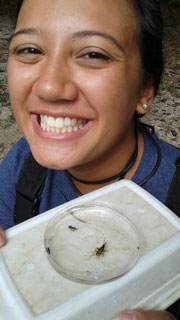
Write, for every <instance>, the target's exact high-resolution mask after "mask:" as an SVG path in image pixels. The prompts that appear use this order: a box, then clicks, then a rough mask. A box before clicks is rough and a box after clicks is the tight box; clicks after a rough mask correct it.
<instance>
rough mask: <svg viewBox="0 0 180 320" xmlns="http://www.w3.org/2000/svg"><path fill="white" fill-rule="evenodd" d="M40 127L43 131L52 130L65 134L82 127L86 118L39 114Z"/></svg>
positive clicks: (86, 121) (85, 122)
mask: <svg viewBox="0 0 180 320" xmlns="http://www.w3.org/2000/svg"><path fill="white" fill-rule="evenodd" d="M39 121H40V123H39V124H40V127H41V128H42V129H43V131H46V132H52V133H61V134H67V133H72V132H75V131H78V130H80V129H82V128H83V127H84V126H85V125H86V124H87V123H88V120H85V119H78V118H72V119H71V118H70V117H65V118H63V117H56V118H54V117H52V116H48V115H42V114H41V115H40V119H39Z"/></svg>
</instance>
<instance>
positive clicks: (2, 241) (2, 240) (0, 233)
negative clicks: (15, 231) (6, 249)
mask: <svg viewBox="0 0 180 320" xmlns="http://www.w3.org/2000/svg"><path fill="white" fill-rule="evenodd" d="M4 244H5V235H4V231H3V229H2V227H1V226H0V248H1V247H2V246H3V245H4Z"/></svg>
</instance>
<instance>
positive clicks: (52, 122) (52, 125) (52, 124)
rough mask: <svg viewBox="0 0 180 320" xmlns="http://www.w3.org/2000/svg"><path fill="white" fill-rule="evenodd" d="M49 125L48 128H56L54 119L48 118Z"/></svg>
mask: <svg viewBox="0 0 180 320" xmlns="http://www.w3.org/2000/svg"><path fill="white" fill-rule="evenodd" d="M47 125H48V127H54V126H55V120H54V118H53V117H48V119H47Z"/></svg>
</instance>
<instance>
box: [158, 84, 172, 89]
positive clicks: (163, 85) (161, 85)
mask: <svg viewBox="0 0 180 320" xmlns="http://www.w3.org/2000/svg"><path fill="white" fill-rule="evenodd" d="M170 87H171V83H170V82H162V83H161V84H160V86H159V89H160V90H165V89H168V88H170Z"/></svg>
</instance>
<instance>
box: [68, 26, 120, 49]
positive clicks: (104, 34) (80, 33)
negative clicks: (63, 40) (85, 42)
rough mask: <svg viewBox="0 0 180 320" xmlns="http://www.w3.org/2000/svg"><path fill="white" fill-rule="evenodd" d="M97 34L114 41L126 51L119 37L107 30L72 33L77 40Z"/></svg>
mask: <svg viewBox="0 0 180 320" xmlns="http://www.w3.org/2000/svg"><path fill="white" fill-rule="evenodd" d="M95 36H98V37H103V38H105V39H108V40H110V41H111V42H113V43H114V44H115V45H116V47H118V49H120V50H121V51H123V52H125V51H124V49H123V48H122V46H121V45H120V43H119V42H118V41H117V39H116V38H114V37H113V36H111V35H110V34H109V33H106V32H101V31H95V30H84V31H78V32H76V33H74V34H73V35H72V39H73V40H76V39H78V38H87V37H95Z"/></svg>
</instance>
